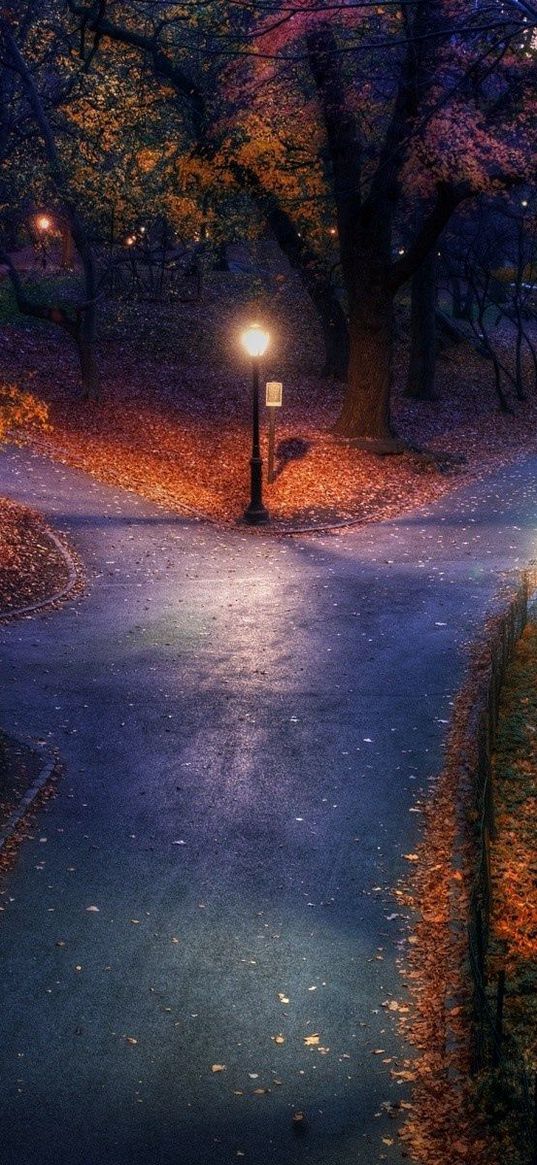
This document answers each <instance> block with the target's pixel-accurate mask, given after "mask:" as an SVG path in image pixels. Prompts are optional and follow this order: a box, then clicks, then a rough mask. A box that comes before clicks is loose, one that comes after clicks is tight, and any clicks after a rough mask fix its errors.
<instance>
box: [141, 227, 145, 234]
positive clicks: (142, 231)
mask: <svg viewBox="0 0 537 1165" xmlns="http://www.w3.org/2000/svg"><path fill="white" fill-rule="evenodd" d="M140 234H141V235H145V227H140Z"/></svg>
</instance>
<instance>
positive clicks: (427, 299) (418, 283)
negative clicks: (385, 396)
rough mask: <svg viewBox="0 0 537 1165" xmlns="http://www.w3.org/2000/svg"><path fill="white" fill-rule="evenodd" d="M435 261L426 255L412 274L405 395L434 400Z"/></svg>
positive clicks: (434, 256) (415, 398)
mask: <svg viewBox="0 0 537 1165" xmlns="http://www.w3.org/2000/svg"><path fill="white" fill-rule="evenodd" d="M437 269H438V265H437V261H436V255H435V254H434V252H432V251H431V253H430V254H429V255H428V256H427V258H426V259H425V261H424V262H423V263H422V265H421V267H418V270H417V271H416V273H415V275H414V276H413V278H412V292H411V294H412V299H411V309H410V360H409V366H408V377H407V384H406V390H405V395H406V396H410V397H413V399H414V400H435V399H436V396H435V391H434V381H435V372H436V293H437Z"/></svg>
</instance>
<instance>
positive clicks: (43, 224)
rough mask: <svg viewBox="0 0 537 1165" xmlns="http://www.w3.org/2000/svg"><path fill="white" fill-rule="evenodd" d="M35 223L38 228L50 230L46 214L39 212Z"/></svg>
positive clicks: (50, 224)
mask: <svg viewBox="0 0 537 1165" xmlns="http://www.w3.org/2000/svg"><path fill="white" fill-rule="evenodd" d="M36 225H37V228H38V230H40V231H48V230H50V227H51V226H52V223H51V221H50V219H49V218H48V217H47V215H46V214H40V215H39V218H37V219H36Z"/></svg>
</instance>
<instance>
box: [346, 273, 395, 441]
mask: <svg viewBox="0 0 537 1165" xmlns="http://www.w3.org/2000/svg"><path fill="white" fill-rule="evenodd" d="M394 334H395V327H394V311H393V300H392V298H391V297H390V296H389V295H388V294H386V295H385V296H384V297H383V298H382V299H380V300H379V299H378V298H377V297H376V296H374V295H369V296H368V295H366V294H364V295H363V297H362V300H361V302H360V303H359V304H358V305H357V306H356V307H355V309H354V311H353V312H352V313H351V320H350V353H349V373H348V381H347V391H346V393H345V398H344V401H343V406H342V409H341V412H340V415H339V417H338V419H337V421H336V424H335V426H334V432H335V433H336V434H338V435H340V436H344V437H349V438H351V439H353V440H354V442H355V443H356V444H359V445H360V447H363V448H364V449H370V450H371V451H372V452H376V453H396V452H401V451H402V449H403V445H402V443H401V442H400V441H398V440H397V439H396V438H395V437H394V434H393V432H392V428H391V420H390V400H391V390H392V381H393V350H394Z"/></svg>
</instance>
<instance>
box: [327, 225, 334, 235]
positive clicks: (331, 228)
mask: <svg viewBox="0 0 537 1165" xmlns="http://www.w3.org/2000/svg"><path fill="white" fill-rule="evenodd" d="M335 233H336V228H335V227H330V230H329V232H328V234H329V235H335Z"/></svg>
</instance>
